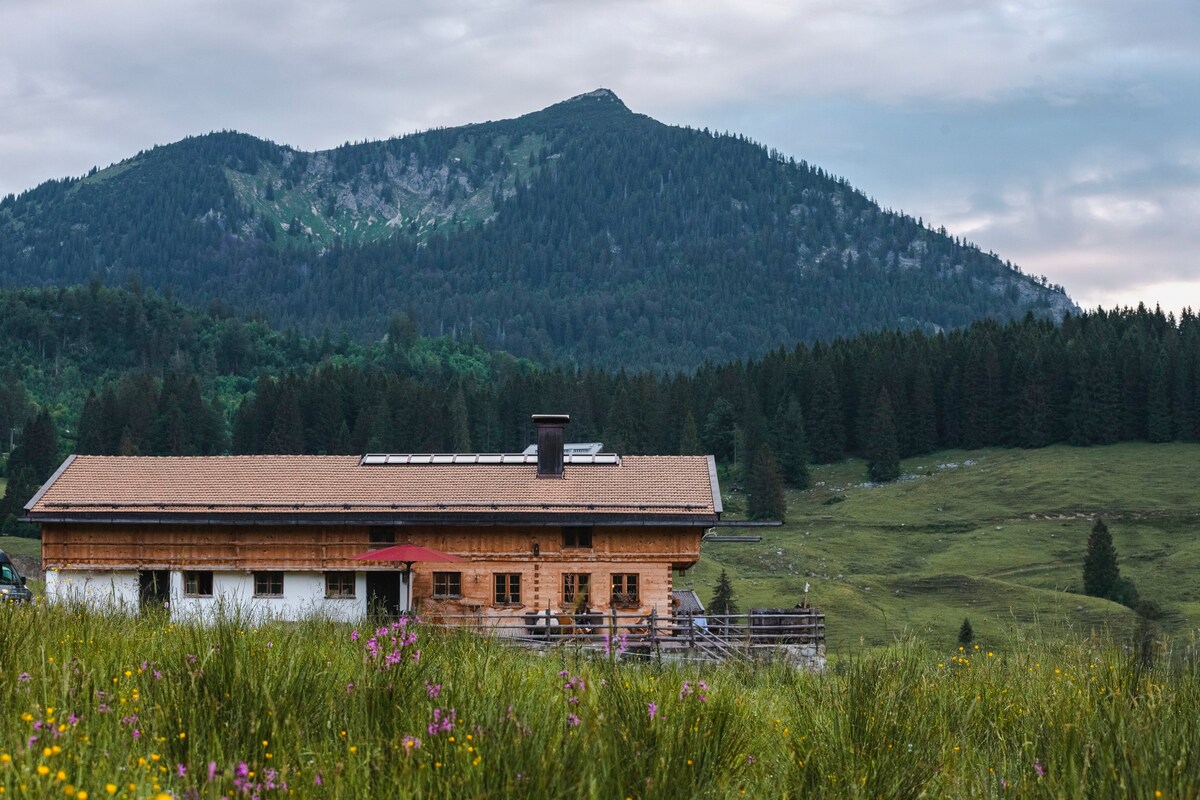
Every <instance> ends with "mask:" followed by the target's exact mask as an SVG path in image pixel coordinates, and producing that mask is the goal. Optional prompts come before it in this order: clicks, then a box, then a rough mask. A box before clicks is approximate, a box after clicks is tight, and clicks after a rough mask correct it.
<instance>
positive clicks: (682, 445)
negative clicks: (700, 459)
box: [679, 409, 700, 456]
mask: <svg viewBox="0 0 1200 800" xmlns="http://www.w3.org/2000/svg"><path fill="white" fill-rule="evenodd" d="M679 455H681V456H695V455H700V434H699V432H698V431H697V429H696V418H695V417H694V416H692V412H691V410H690V409H689V410H688V412H687V414H686V415H685V416H684V418H683V432H682V433H681V434H680V436H679Z"/></svg>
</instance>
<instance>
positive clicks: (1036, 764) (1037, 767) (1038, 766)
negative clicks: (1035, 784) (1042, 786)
mask: <svg viewBox="0 0 1200 800" xmlns="http://www.w3.org/2000/svg"><path fill="white" fill-rule="evenodd" d="M1033 771H1034V772H1036V773H1037V776H1038V777H1039V778H1044V777H1045V776H1046V768H1045V767H1043V766H1042V762H1041V761H1040V760H1039V759H1036V758H1035V759H1034V760H1033Z"/></svg>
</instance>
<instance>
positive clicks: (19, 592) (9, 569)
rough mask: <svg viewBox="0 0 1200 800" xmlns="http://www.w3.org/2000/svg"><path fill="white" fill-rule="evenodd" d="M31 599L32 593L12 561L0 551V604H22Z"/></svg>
mask: <svg viewBox="0 0 1200 800" xmlns="http://www.w3.org/2000/svg"><path fill="white" fill-rule="evenodd" d="M32 599H33V592H31V591H30V590H29V588H28V587H26V586H25V579H24V578H22V577H21V573H19V572H17V568H16V567H15V566H13V563H12V561H10V560H9V558H8V556H7V555H5V553H4V551H3V550H0V603H3V602H6V601H7V602H12V603H22V602H28V601H30V600H32Z"/></svg>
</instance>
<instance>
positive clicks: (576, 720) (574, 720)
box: [567, 714, 581, 728]
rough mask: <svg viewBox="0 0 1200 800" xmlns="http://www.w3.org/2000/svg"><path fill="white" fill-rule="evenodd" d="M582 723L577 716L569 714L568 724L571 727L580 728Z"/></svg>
mask: <svg viewBox="0 0 1200 800" xmlns="http://www.w3.org/2000/svg"><path fill="white" fill-rule="evenodd" d="M580 722H581V720H580V719H579V717H577V716H575V715H574V714H567V724H568V725H570V726H571V727H572V728H577V727H579V723H580Z"/></svg>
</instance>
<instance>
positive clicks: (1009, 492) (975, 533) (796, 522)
mask: <svg viewBox="0 0 1200 800" xmlns="http://www.w3.org/2000/svg"><path fill="white" fill-rule="evenodd" d="M1198 463H1200V445H1196V444H1155V445H1150V444H1118V445H1112V446H1107V447H1091V448H1079V447H1067V446H1055V447H1048V448H1045V449H1041V450H999V449H995V450H974V451H944V452H940V453H936V454H933V455H929V456H923V457H920V458H914V459H910V460H907V461H905V462H903V472H904V478H903V479H901V480H900V481H898V482H896V483H892V484H888V485H883V486H874V485H869V484H867V483H866V468H865V465H864V463H863V462H862V461H857V460H850V461H844V462H841V463H838V464H833V465H830V466H822V467H815V468H814V469H813V470H812V488H810V489H809V490H807V491H803V492H789V493H788V513H787V521H786V524H785V525H784V526H783V527H781V528H756V529H749V528H746V529H733V530H731V529H723V530H722V531H721V532H722V533H736V534H743V535H745V534H761V535H762V537H763V538H762V541H761V542H759V543H754V544H747V543H705V544H704V545H703V547H702V557H701V561H700V563H699V565H697V567H695V568H694V569H693V570H691V571H689V573H688V574H687V575H685V576H684V577H682V578H677V579H676V586H677V587H682V588H688V587H691V588H694V589H696V591H697V592H698V593H699V595H700V597H701V599H702V600H703V601H705V602H708V600H709V599H710V597H711V594H712V589H713V587H714V586H715V584H716V579H717V576H718V574H719V573H720V570H721V569H725V570H727V571H728V573H729V575H730V576H731V578H732V580H733V585H734V590H735V594H736V599H737V602H738V605H739V606H740V607H741V609H742V610H743V611H745V610H746V609H748V608H751V607H780V606H790V605H794V604H795V603H797V602H799V601H800V599H801V598H802V596H803V591H804V586H805V584H806V583H807V584H809V586H810V591H809V600H810V602H811V604H812V605H815V606H817V607H819V608H821V609H823V610H824V611H825V613H826V615H827V620H826V623H827V636H828V643H829V649H830V655H831V657H834V658H836V657H838V656H839V655H845V654H850V653H854V652H856V651H858V650H860V649H862V648H864V647H866V648H869V647H876V646H879V645H884V644H888V643H890V642H893V641H895V640H896V639H897V638H898V637H902V636H906V635H909V636H913V637H915V638H916V639H917V640H919V641H922V642H925V643H927V644H928V645H930V646H933V647H935V648H936V647H945V646H948V645H950V644H953V643H954V642H955V641H956V636H957V633H958V628H959V626H960V625H961V624H962V621H963V618H964V617H965V618H969V619H970V620H971V624H972V626H973V628H974V630H975V634H976V639H977V641H985V642H989V643H992V644H994V645H997V646H1000V645H1011V644H1014V643H1016V642H1018V641H1020V640H1021V639H1022V638H1024V637H1027V636H1038V637H1042V638H1044V637H1055V636H1071V635H1090V634H1092V633H1093V632H1107V633H1109V634H1111V635H1112V636H1113V637H1114V638H1116V639H1118V640H1124V639H1126V638H1127V637H1128V636H1130V635H1136V630H1137V624H1138V618H1137V616H1136V615H1135V614H1134V613H1133V612H1131V611H1130V610H1129V609H1127V608H1125V607H1124V606H1121V605H1118V604H1116V603H1112V602H1109V601H1107V600H1099V599H1096V598H1091V597H1086V596H1083V595H1081V594H1076V592H1079V591H1081V590H1082V585H1083V579H1082V565H1083V556H1084V551H1085V549H1086V543H1087V538H1088V534H1089V533H1090V532H1091V528H1092V525H1093V523H1094V520H1095V518H1096V517H1097V516H1102V517H1103V518H1104V519H1105V521H1106V522H1107V524H1108V526H1109V528H1110V530H1111V531H1112V535H1113V539H1114V543H1115V545H1116V548H1117V553H1118V557H1119V563H1120V568H1121V575H1122V576H1123V577H1129V578H1131V579H1132V580H1133V581H1134V582H1135V584H1136V585H1137V588H1138V590H1139V592H1140V594H1141V596H1142V598H1143V599H1146V600H1151V601H1153V602H1154V603H1156V604H1157V605H1158V606H1159V607H1160V608H1161V610H1162V612H1163V616H1162V618H1161V619H1160V620H1159V621H1158V622H1157V623H1156V626H1157V628H1156V631H1157V632H1163V633H1166V634H1172V635H1186V634H1187V633H1188V632H1189V631H1191V630H1194V629H1196V628H1197V627H1198V626H1200V494H1198V493H1197V486H1196V478H1197V475H1198V472H1197V464H1198ZM732 483H733V482H732V481H731V480H729V479H725V481H724V483H723V488H726V489H728V487H729V486H730V485H732ZM726 502H727V505H732V506H734V507H735V508H736V507H738V506H739V505H744V500H743V499H742V498H741V496H740V495H739V494H738V493H737V492H736V491H734V492H728V493H727V494H726ZM727 516H736V514H734V515H727Z"/></svg>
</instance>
